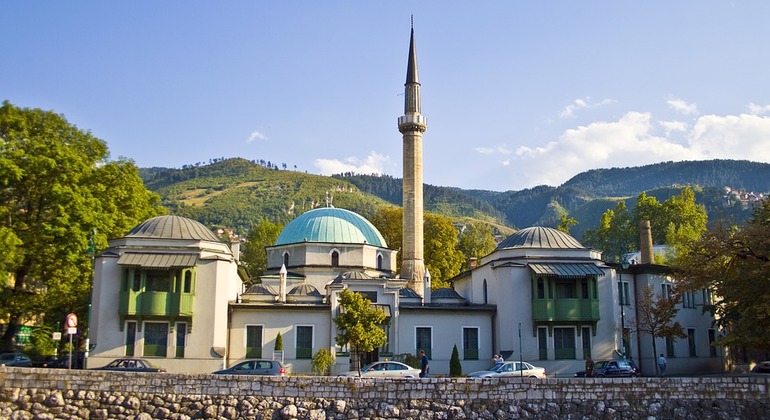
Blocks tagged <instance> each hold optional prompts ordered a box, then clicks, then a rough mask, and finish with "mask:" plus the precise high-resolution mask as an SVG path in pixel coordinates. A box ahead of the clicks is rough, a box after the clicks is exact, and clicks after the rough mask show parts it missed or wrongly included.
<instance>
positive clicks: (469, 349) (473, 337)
mask: <svg viewBox="0 0 770 420" xmlns="http://www.w3.org/2000/svg"><path fill="white" fill-rule="evenodd" d="M463 359H465V360H479V329H478V328H477V327H465V328H463Z"/></svg>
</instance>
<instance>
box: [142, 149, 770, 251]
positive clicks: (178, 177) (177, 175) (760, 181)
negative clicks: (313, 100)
mask: <svg viewBox="0 0 770 420" xmlns="http://www.w3.org/2000/svg"><path fill="white" fill-rule="evenodd" d="M140 174H141V176H142V178H143V179H144V181H145V185H146V186H147V187H148V188H149V189H151V190H153V191H156V192H158V193H159V194H160V195H161V197H163V203H164V205H165V206H166V207H167V208H169V210H170V211H171V212H172V213H173V214H177V215H180V216H185V217H190V218H193V219H196V220H199V221H200V222H202V223H204V224H206V225H207V226H210V227H217V226H223V227H232V228H235V229H236V230H237V231H243V230H245V229H248V228H249V227H250V226H251V224H253V223H258V222H259V220H261V219H267V220H270V221H271V222H274V223H281V224H286V223H288V222H289V221H290V220H292V219H293V218H294V217H296V215H298V214H301V213H302V212H304V211H306V210H308V209H310V208H314V207H318V206H324V205H326V203H327V200H331V203H332V204H333V205H335V206H337V207H344V208H347V209H350V210H352V211H355V212H357V213H359V214H361V215H363V216H364V217H367V218H370V217H371V216H372V214H373V213H374V212H375V211H376V209H377V208H378V207H380V206H385V205H388V204H394V205H399V206H400V205H401V200H402V185H401V179H399V178H393V177H391V176H375V175H355V174H350V173H348V174H341V175H335V176H334V177H326V176H320V175H310V174H306V173H302V172H296V171H291V170H286V169H278V167H277V166H275V165H273V166H271V167H266V166H265V165H261V164H258V163H256V162H252V161H248V160H246V159H240V158H234V159H215V160H213V161H212V163H211V164H208V165H204V164H200V165H195V166H186V167H184V168H182V169H168V168H143V169H141V170H140ZM685 185H689V186H693V187H695V190H696V199H697V200H698V202H699V203H701V204H703V205H705V206H706V208H707V209H708V211H709V217H710V218H712V217H716V215H720V216H721V215H724V214H729V215H730V217H732V218H733V219H736V220H737V219H745V218H746V217H748V215H749V214H750V212H749V211H746V210H742V209H740V208H724V206H723V202H722V200H723V196H724V191H723V188H724V187H725V186H729V187H732V188H733V189H744V190H746V191H753V192H762V193H767V192H768V191H770V164H764V163H756V162H748V161H731V160H711V161H698V162H667V163H659V164H654V165H646V166H640V167H633V168H612V169H595V170H590V171H587V172H584V173H581V174H578V175H576V176H575V177H573V178H572V179H570V180H569V181H567V182H565V183H564V184H563V185H561V186H558V187H553V186H538V187H534V188H529V189H525V190H521V191H506V192H497V191H487V190H463V189H460V188H453V187H440V186H433V185H425V189H424V201H425V208H426V210H427V211H430V212H435V213H439V214H443V215H445V216H449V217H452V218H454V219H455V220H458V219H463V218H473V219H479V220H485V221H487V222H489V223H490V224H493V225H502V226H507V227H510V228H523V227H527V226H533V225H541V226H556V225H557V224H558V220H559V217H560V216H561V215H562V214H568V215H569V216H570V217H573V218H575V219H576V220H577V221H578V225H576V226H574V227H573V229H572V231H571V233H572V234H573V235H574V236H575V237H576V238H578V239H580V238H581V236H582V233H583V232H584V231H585V230H586V229H588V228H590V227H593V226H595V225H596V224H597V223H598V222H599V218H600V217H601V215H602V213H604V211H605V210H607V209H609V208H613V207H614V206H615V205H616V204H617V201H618V200H625V201H627V202H628V203H627V204H628V206H629V208H630V207H633V205H634V202H635V199H636V197H637V196H638V195H639V194H640V193H642V192H646V193H647V194H648V195H650V196H654V197H656V198H657V199H658V200H659V201H661V202H662V201H664V200H665V199H667V198H668V197H670V196H671V195H674V194H678V192H679V191H680V190H681V187H682V186H685ZM738 207H739V206H738Z"/></svg>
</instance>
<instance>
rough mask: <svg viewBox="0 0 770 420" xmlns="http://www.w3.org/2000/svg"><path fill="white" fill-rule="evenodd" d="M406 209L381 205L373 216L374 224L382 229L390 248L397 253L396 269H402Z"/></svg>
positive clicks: (381, 231) (398, 270)
mask: <svg viewBox="0 0 770 420" xmlns="http://www.w3.org/2000/svg"><path fill="white" fill-rule="evenodd" d="M403 215H404V210H403V209H402V208H401V207H392V206H387V207H380V208H378V209H377V212H376V213H375V214H374V216H372V220H370V221H371V222H372V224H373V225H374V226H375V227H376V228H377V230H379V231H380V233H381V234H382V236H383V237H384V238H385V242H387V243H388V247H389V248H390V249H395V250H397V251H399V252H398V253H397V254H396V271H397V272H400V271H401V244H402V238H403V234H404V233H403V228H402V226H403V224H404V216H403Z"/></svg>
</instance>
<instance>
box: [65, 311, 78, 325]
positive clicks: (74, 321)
mask: <svg viewBox="0 0 770 420" xmlns="http://www.w3.org/2000/svg"><path fill="white" fill-rule="evenodd" d="M65 324H66V325H67V327H69V328H75V327H77V326H78V316H77V315H75V314H69V315H67V320H66V321H65Z"/></svg>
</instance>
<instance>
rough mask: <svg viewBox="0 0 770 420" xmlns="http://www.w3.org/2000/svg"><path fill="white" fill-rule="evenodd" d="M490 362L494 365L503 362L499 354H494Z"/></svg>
mask: <svg viewBox="0 0 770 420" xmlns="http://www.w3.org/2000/svg"><path fill="white" fill-rule="evenodd" d="M492 363H494V364H495V366H498V365H502V364H503V362H502V360H501V356H500V355H498V354H496V355H495V357H493V358H492Z"/></svg>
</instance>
